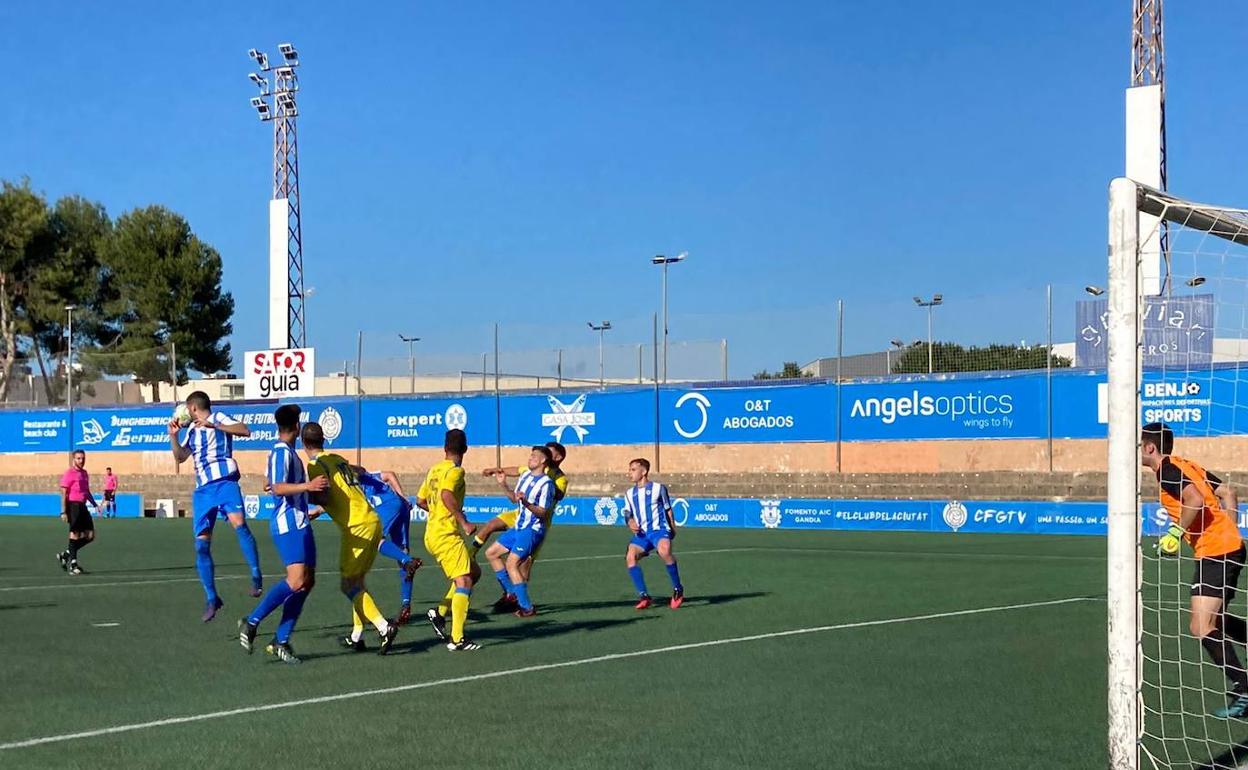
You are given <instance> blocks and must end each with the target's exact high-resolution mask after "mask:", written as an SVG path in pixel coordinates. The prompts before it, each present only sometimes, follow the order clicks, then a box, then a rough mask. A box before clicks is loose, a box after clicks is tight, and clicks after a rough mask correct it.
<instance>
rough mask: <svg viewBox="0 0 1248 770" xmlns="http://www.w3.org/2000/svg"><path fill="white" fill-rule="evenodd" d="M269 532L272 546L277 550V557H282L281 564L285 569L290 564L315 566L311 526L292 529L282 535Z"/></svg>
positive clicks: (314, 541) (313, 539) (314, 544)
mask: <svg viewBox="0 0 1248 770" xmlns="http://www.w3.org/2000/svg"><path fill="white" fill-rule="evenodd" d="M269 531H270V532H272V534H273V545H274V547H276V548H277V555H278V556H281V557H282V564H285V565H286V566H287V567H289V566H290V565H292V564H306V565H308V566H309V567H315V566H316V539H315V538H313V537H312V525H311V524H309V525H308V526H306V527H304V528H303V529H292V530H290V531H289V532H287V533H286V534H284V535H279V534H278V533H277V532H275V531H273V530H271V529H270V530H269Z"/></svg>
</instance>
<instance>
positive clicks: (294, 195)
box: [247, 43, 307, 348]
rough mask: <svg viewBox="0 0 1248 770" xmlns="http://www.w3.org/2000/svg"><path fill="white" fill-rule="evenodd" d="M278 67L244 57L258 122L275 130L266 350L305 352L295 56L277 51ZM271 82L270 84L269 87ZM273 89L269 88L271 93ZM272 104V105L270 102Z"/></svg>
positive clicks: (258, 56) (261, 57)
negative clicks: (250, 65) (252, 66)
mask: <svg viewBox="0 0 1248 770" xmlns="http://www.w3.org/2000/svg"><path fill="white" fill-rule="evenodd" d="M277 51H278V53H280V54H281V56H282V63H281V64H280V65H277V66H275V67H270V66H269V57H268V55H267V54H266V53H264V52H263V51H258V50H256V49H255V48H253V49H251V50H250V51H248V52H247V55H248V56H250V57H251V59H252V61H254V62H255V63H256V66H257V67H259V68H260V72H259V73H256V72H252V73H250V74H249V75H248V77H249V78H250V79H251V82H253V83H255V84H256V86H257V87H258V88H259V89H260V95H259V96H253V97H252V98H251V106H252V107H254V108H255V109H256V112H257V113H258V114H259V116H260V120H262V121H264V122H266V123H269V122H271V123H272V124H273V199H272V200H270V201H269V346H270V347H273V348H301V347H304V345H305V342H306V339H305V336H306V335H305V330H306V326H307V324H306V319H305V316H304V306H303V299H304V290H303V228H302V226H301V224H300V220H299V133H298V130H297V128H296V124H295V118H297V117H298V116H299V108H298V105H297V104H296V103H295V97H296V95H297V94H298V93H299V77H298V75H297V74H296V71H297V69H298V67H299V53H298V52H297V51H296V50H295V47H294V46H293V45H291V44H290V43H281V44H280V45H278V46H277ZM270 76H271V77H272V82H271V83H270ZM270 86H271V88H270ZM270 100H271V101H270Z"/></svg>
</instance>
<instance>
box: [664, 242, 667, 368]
mask: <svg viewBox="0 0 1248 770" xmlns="http://www.w3.org/2000/svg"><path fill="white" fill-rule="evenodd" d="M663 382H664V383H666V382H667V261H666V260H664V262H663Z"/></svg>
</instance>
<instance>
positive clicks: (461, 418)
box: [444, 404, 468, 430]
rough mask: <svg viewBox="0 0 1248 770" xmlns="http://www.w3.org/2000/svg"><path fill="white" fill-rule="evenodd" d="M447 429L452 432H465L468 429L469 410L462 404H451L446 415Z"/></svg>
mask: <svg viewBox="0 0 1248 770" xmlns="http://www.w3.org/2000/svg"><path fill="white" fill-rule="evenodd" d="M444 419H445V420H446V427H447V428H448V429H450V430H463V429H465V428H467V427H468V410H467V409H465V408H464V407H463V405H461V404H451V405H450V406H449V407H447V409H446V414H445V415H444Z"/></svg>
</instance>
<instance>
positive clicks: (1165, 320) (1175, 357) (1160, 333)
mask: <svg viewBox="0 0 1248 770" xmlns="http://www.w3.org/2000/svg"><path fill="white" fill-rule="evenodd" d="M1108 312H1109V300H1107V299H1093V300H1083V301H1081V302H1076V303H1075V328H1076V329H1078V330H1079V331H1078V336H1077V337H1076V339H1075V365H1076V366H1085V367H1086V366H1091V367H1104V366H1105V364H1106V354H1107V351H1108V336H1109V334H1108V331H1107V326H1106V320H1107V317H1108ZM1215 312H1216V306H1215V305H1214V300H1213V295H1212V294H1194V295H1185V296H1177V297H1176V296H1171V297H1148V298H1146V299H1145V303H1144V348H1143V353H1144V366H1157V367H1163V366H1164V367H1172V368H1173V367H1178V368H1189V367H1192V366H1208V365H1209V364H1210V363H1212V361H1213V330H1214V322H1215V318H1214V314H1215Z"/></svg>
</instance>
